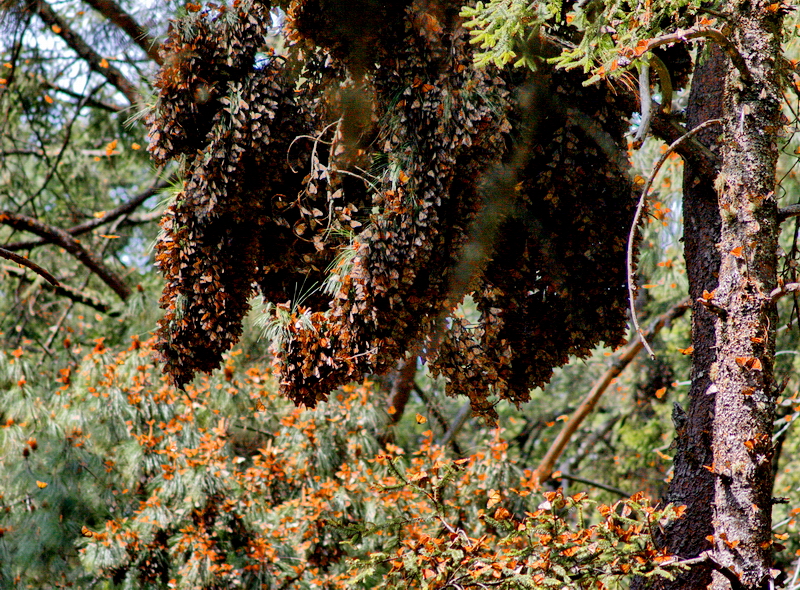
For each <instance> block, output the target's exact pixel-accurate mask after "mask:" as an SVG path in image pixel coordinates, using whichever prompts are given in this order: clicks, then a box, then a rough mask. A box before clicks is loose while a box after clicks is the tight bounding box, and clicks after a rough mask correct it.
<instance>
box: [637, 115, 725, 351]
mask: <svg viewBox="0 0 800 590" xmlns="http://www.w3.org/2000/svg"><path fill="white" fill-rule="evenodd" d="M721 122H722V121H721V120H720V119H709V120H708V121H706V122H705V123H701V124H700V125H698V126H697V127H695V128H694V129H692V130H691V131H688V132H687V133H684V134H683V135H681V136H680V137H679V138H678V139H676V140H675V141H673V142H672V143H671V144H670V145H669V147H668V148H667V151H665V152H664V153H663V154H661V157H660V158H659V159H658V162H656V165H655V166H654V167H653V172H652V173H651V174H650V178H648V179H647V182H646V183H645V185H644V189H642V194H641V196H640V197H639V204H638V205H637V206H636V214H635V215H634V216H633V223H631V231H630V233H629V234H628V257H627V258H628V260H627V266H628V302H629V304H630V311H631V321H632V322H633V327H634V328H635V329H636V332H637V333H638V334H639V339H640V340H641V341H642V344H643V345H644V347H645V348H646V349H647V352H648V354H649V355H650V358H653V359H655V357H656V355H655V353H653V350H652V349H651V348H650V345H648V344H647V339H646V338H645V336H644V333H643V332H642V328H641V326H639V319H638V318H637V317H636V296H635V293H634V289H635V287H634V285H635V280H636V277H635V276H634V274H633V248H634V243H635V242H636V231H637V229H638V228H639V222H640V221H641V219H642V211H643V209H644V203H645V199H646V198H647V193H648V192H649V191H650V187H651V186H653V181H654V180H655V179H656V175H657V174H658V171H659V170H661V166H663V165H664V162H666V161H667V158H669V156H670V155H671V154H672V152H674V151H675V149H676V148H677V147H678V146H679V145H680V144H681V143H683V142H684V141H686V140H687V139H689V138H690V137H692V136H693V135H696V134H697V133H698V132H700V131H702V130H703V129H705V128H706V127H708V126H710V125H713V124H714V123H721Z"/></svg>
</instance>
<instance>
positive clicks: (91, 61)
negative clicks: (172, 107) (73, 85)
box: [29, 0, 141, 105]
mask: <svg viewBox="0 0 800 590" xmlns="http://www.w3.org/2000/svg"><path fill="white" fill-rule="evenodd" d="M29 6H30V7H31V9H32V10H33V11H34V12H35V13H36V14H37V15H39V18H41V19H42V20H43V21H44V23H45V24H46V25H47V26H49V27H50V28H51V29H52V30H53V32H55V33H56V34H57V35H58V36H59V37H61V38H62V39H63V40H64V42H65V43H66V44H67V45H68V46H69V47H70V48H71V49H72V50H73V51H74V52H75V53H77V54H78V56H79V57H80V58H81V59H83V60H84V61H85V62H86V63H87V64H88V65H89V68H90V69H91V70H92V71H94V72H97V73H98V74H100V75H101V76H103V77H104V78H105V79H106V80H108V82H109V83H110V84H111V85H112V86H114V88H116V89H117V90H119V91H120V92H121V93H122V94H124V95H125V98H127V99H128V101H129V102H130V103H131V104H132V105H135V104H137V103H138V102H139V101H140V99H141V96H140V95H139V91H138V90H137V89H136V86H134V85H133V84H132V83H131V82H130V80H128V79H127V78H126V77H125V76H124V75H123V73H122V72H120V71H119V70H118V69H117V68H116V67H114V66H113V65H111V64H109V63H108V61H107V60H105V59H104V58H103V57H102V56H100V55H99V54H98V53H97V52H96V51H95V50H94V49H92V48H91V47H90V46H89V44H88V43H86V41H84V40H83V38H82V37H81V36H80V35H78V34H77V33H76V32H75V31H74V30H73V29H72V27H70V26H69V24H68V23H67V21H66V20H64V18H62V17H61V16H60V15H59V14H57V13H56V12H55V11H54V10H53V8H52V6H50V4H48V3H47V2H46V1H45V0H32V1H31V3H30V4H29Z"/></svg>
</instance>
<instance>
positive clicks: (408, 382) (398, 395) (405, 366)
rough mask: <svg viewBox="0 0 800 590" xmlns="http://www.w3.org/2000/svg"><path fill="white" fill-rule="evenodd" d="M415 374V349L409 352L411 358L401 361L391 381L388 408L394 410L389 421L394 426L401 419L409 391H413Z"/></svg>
mask: <svg viewBox="0 0 800 590" xmlns="http://www.w3.org/2000/svg"><path fill="white" fill-rule="evenodd" d="M416 374H417V347H414V349H413V350H412V351H411V356H409V357H408V358H406V359H404V360H402V361H401V363H400V366H399V367H398V369H397V371H396V372H395V377H394V379H393V380H392V389H391V392H390V394H389V407H390V408H394V413H393V414H392V415H391V420H392V422H393V423H394V424H397V422H399V421H400V418H402V417H403V412H404V411H405V409H406V404H407V403H408V398H409V397H410V395H411V390H412V389H414V377H415V376H416Z"/></svg>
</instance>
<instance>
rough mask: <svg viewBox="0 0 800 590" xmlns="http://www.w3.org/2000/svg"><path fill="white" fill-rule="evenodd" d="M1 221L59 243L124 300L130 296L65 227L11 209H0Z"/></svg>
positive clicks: (126, 287) (104, 266) (122, 284)
mask: <svg viewBox="0 0 800 590" xmlns="http://www.w3.org/2000/svg"><path fill="white" fill-rule="evenodd" d="M0 223H2V224H4V225H8V226H10V227H13V228H14V229H17V230H21V231H27V232H30V233H32V234H36V235H37V236H39V237H41V238H44V239H45V240H47V241H49V242H51V243H53V244H58V245H59V246H61V247H62V248H64V249H65V250H66V251H67V252H69V253H70V254H71V255H72V256H74V257H75V258H77V259H78V260H79V261H80V262H81V263H82V264H83V265H84V266H86V267H87V268H88V269H89V270H91V271H92V272H93V273H94V274H96V275H97V276H98V277H100V279H101V280H102V281H103V282H104V283H105V284H106V285H108V286H109V287H111V289H112V290H113V291H114V293H116V294H117V295H118V296H119V298H120V299H122V300H123V301H124V300H125V299H127V298H128V297H130V294H131V290H130V288H129V287H128V285H126V284H125V282H124V281H123V280H122V279H121V278H120V277H118V276H117V275H116V274H115V273H114V272H112V271H111V270H110V269H109V268H108V267H106V265H105V264H103V263H102V261H100V260H99V259H98V258H97V257H95V256H94V255H93V254H91V253H90V252H88V251H87V250H86V249H85V248H84V247H83V246H81V245H80V244H79V243H78V241H77V240H76V239H75V238H73V237H72V236H71V235H69V234H68V233H67V232H65V231H64V230H63V229H61V228H58V227H53V226H52V225H47V224H46V223H42V222H41V221H39V220H38V219H34V218H32V217H28V216H26V215H20V214H18V213H12V212H10V211H0Z"/></svg>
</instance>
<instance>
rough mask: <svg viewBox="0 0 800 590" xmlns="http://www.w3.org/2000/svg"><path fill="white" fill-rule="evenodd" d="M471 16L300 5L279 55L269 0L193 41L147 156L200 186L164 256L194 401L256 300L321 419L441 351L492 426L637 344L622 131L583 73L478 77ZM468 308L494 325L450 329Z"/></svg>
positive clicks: (170, 317) (249, 5) (376, 5)
mask: <svg viewBox="0 0 800 590" xmlns="http://www.w3.org/2000/svg"><path fill="white" fill-rule="evenodd" d="M345 5H346V7H345ZM459 7H460V6H459V4H458V3H457V2H453V1H452V0H438V1H436V0H414V1H411V2H378V1H377V0H358V1H356V2H351V3H341V2H337V1H335V0H292V1H291V2H289V3H288V6H283V8H285V9H286V14H287V20H286V23H285V25H284V28H285V30H286V32H287V40H288V42H289V51H288V55H286V56H281V57H280V58H279V57H275V56H272V55H271V54H269V53H267V52H266V50H265V49H264V37H265V35H266V34H267V31H268V27H269V26H270V24H271V21H270V12H269V6H267V5H266V4H264V3H262V2H259V1H258V0H237V1H236V2H234V3H233V5H232V6H231V7H229V8H227V9H222V8H219V7H214V6H212V7H210V8H207V9H204V10H198V11H196V12H193V13H190V14H189V15H188V16H187V17H184V18H183V19H181V20H180V21H177V22H175V23H173V24H172V26H171V28H170V33H169V40H168V41H167V42H166V44H165V46H164V48H163V51H164V52H165V57H166V59H165V66H164V67H163V68H162V70H161V72H160V73H159V75H158V78H157V80H156V86H157V88H158V90H159V93H160V94H159V101H158V105H157V107H156V109H155V111H154V112H153V114H152V115H151V119H150V125H151V142H150V148H149V149H150V151H151V153H152V155H153V157H154V159H155V160H156V162H157V163H159V164H163V163H165V162H166V161H168V160H169V159H173V158H182V172H183V175H184V178H185V180H184V185H183V191H182V192H181V193H180V194H179V195H178V196H177V197H176V199H175V201H174V203H173V204H172V205H171V206H170V208H169V210H168V212H167V214H166V215H165V217H164V219H163V221H162V227H163V233H162V236H161V238H160V240H159V242H158V246H157V264H158V266H159V267H160V269H161V271H162V273H163V274H164V275H165V277H166V279H167V286H166V288H165V290H164V294H163V297H162V300H161V304H162V306H163V307H164V309H165V310H166V313H165V315H164V318H163V319H162V320H161V322H160V327H159V345H158V349H159V353H160V355H161V357H162V360H163V361H164V362H165V370H166V371H167V372H168V373H169V374H170V375H171V377H172V379H173V381H174V382H175V383H176V384H178V385H183V384H184V383H187V382H188V381H190V380H191V379H192V378H193V376H194V374H195V373H196V372H198V371H206V372H208V371H211V370H213V369H215V368H216V367H217V366H218V365H219V362H220V359H221V355H222V354H223V353H224V352H225V351H226V350H227V349H229V348H230V347H231V346H232V345H233V344H234V343H235V342H236V340H237V339H238V338H239V336H240V334H241V329H242V328H241V323H242V318H243V316H244V314H245V313H246V312H247V311H248V309H249V303H248V301H249V299H250V298H251V297H252V296H254V295H255V294H257V293H260V294H261V295H262V296H263V297H264V299H265V300H267V301H270V302H272V303H274V304H275V305H276V307H274V308H273V309H275V310H279V311H280V312H281V314H282V315H280V317H281V318H283V319H282V325H281V327H280V329H281V332H282V337H281V339H280V345H279V346H278V347H277V350H276V362H277V363H278V365H279V369H280V373H281V388H282V390H283V392H284V393H285V394H286V395H287V396H289V397H290V398H291V399H293V400H294V401H295V402H296V403H298V404H300V403H302V404H305V405H307V406H314V405H315V404H316V403H317V402H318V401H320V400H324V399H326V397H327V395H328V394H329V393H330V392H331V391H332V390H334V389H335V388H337V387H339V386H341V385H343V384H345V383H347V382H349V381H353V380H358V379H361V378H362V377H364V376H365V375H368V374H373V373H384V372H386V371H388V370H390V369H391V368H392V367H394V366H395V364H396V362H397V361H398V360H399V359H401V358H403V356H404V355H406V354H419V353H420V351H424V352H425V354H426V357H427V361H428V362H429V363H430V366H431V369H432V370H433V372H434V373H436V374H440V375H443V376H444V377H445V379H446V382H447V392H448V394H452V395H458V394H463V395H468V396H469V398H470V400H471V403H472V406H473V409H474V410H475V411H476V412H477V413H479V414H482V415H484V416H486V417H488V418H490V419H493V418H494V417H495V416H496V413H495V410H494V403H495V400H496V399H507V400H509V401H512V402H514V403H521V402H524V401H526V400H528V399H529V393H528V392H529V390H530V389H531V388H532V387H536V386H540V385H543V384H544V383H546V382H547V380H548V379H549V378H550V376H551V374H552V370H553V368H554V367H557V366H560V365H562V364H564V363H565V362H567V360H568V357H569V356H570V355H577V356H585V355H587V354H589V353H590V351H591V349H592V348H593V347H594V346H596V345H597V344H598V343H600V342H605V343H607V344H609V345H616V344H619V343H620V342H621V341H622V339H623V336H624V332H625V327H626V290H625V262H624V261H625V243H626V238H627V232H628V229H629V227H630V221H631V218H632V215H633V207H634V200H633V196H632V195H633V191H632V187H631V184H630V181H629V180H628V176H627V171H626V170H625V169H624V164H622V165H621V164H620V160H621V158H620V157H619V154H621V153H624V147H623V146H624V142H623V134H624V132H625V117H624V113H623V112H622V109H621V108H620V107H618V106H617V105H616V103H615V95H614V93H613V91H611V90H610V89H608V88H606V87H593V88H584V87H583V86H582V78H581V76H580V75H579V74H573V73H566V72H561V71H552V70H551V69H550V68H549V67H548V66H546V65H542V68H540V70H539V71H537V72H535V73H529V74H528V75H525V74H524V73H520V72H519V71H512V70H510V69H509V70H504V71H500V70H493V69H491V68H490V69H486V70H478V69H476V68H474V67H473V66H472V65H471V62H472V48H471V46H470V44H469V35H468V33H467V32H466V31H465V29H464V28H463V27H462V26H461V22H460V19H459V17H458V11H459ZM358 15H363V18H355V17H357V16H358ZM259 54H261V55H262V56H266V57H262V58H259ZM476 253H477V254H476ZM322 286H324V287H325V288H322ZM466 295H471V296H472V297H473V299H474V300H475V302H476V304H477V308H478V310H479V312H480V318H479V320H478V321H477V323H476V324H475V325H472V324H469V323H467V322H466V320H462V319H458V318H455V317H452V316H451V312H452V311H453V310H454V309H455V308H456V306H457V305H458V304H459V303H460V302H461V300H462V299H463V298H464V296H466ZM275 321H277V318H276V320H275Z"/></svg>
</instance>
